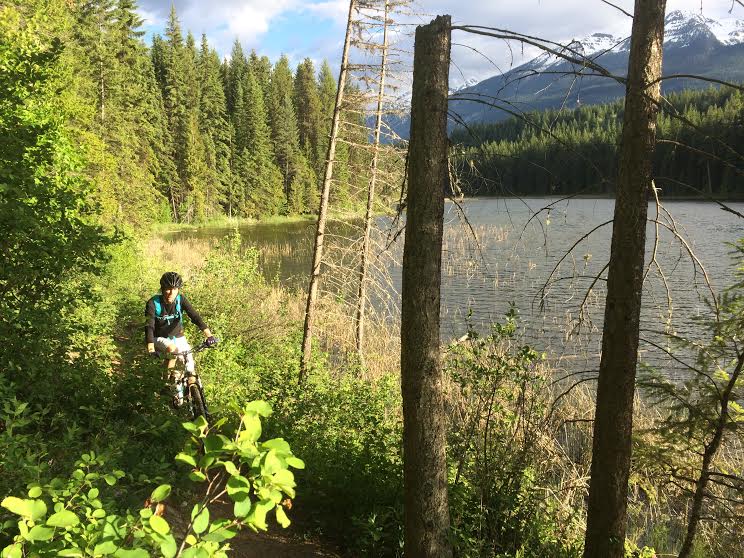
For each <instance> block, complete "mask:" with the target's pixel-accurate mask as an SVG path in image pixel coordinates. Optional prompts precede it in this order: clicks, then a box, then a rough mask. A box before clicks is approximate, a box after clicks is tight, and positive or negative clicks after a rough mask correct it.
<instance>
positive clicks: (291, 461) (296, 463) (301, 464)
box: [287, 455, 305, 469]
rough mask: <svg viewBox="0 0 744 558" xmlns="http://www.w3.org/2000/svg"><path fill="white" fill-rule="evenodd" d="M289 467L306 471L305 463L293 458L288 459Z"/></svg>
mask: <svg viewBox="0 0 744 558" xmlns="http://www.w3.org/2000/svg"><path fill="white" fill-rule="evenodd" d="M287 465H289V466H290V467H294V468H295V469H304V468H305V462H304V461H303V460H302V459H300V458H298V457H295V456H294V455H293V456H290V457H287Z"/></svg>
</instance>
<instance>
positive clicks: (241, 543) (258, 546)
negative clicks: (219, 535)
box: [230, 529, 341, 558]
mask: <svg viewBox="0 0 744 558" xmlns="http://www.w3.org/2000/svg"><path fill="white" fill-rule="evenodd" d="M230 546H231V547H232V548H233V550H232V552H231V553H230V555H231V556H234V557H235V558H341V554H338V553H337V552H336V551H335V550H331V549H329V548H326V547H324V546H322V545H321V544H320V543H318V542H314V541H304V540H301V539H299V538H294V537H293V536H292V534H291V533H290V534H285V533H280V532H277V531H276V530H274V529H269V532H268V533H253V532H251V531H248V530H244V531H241V532H240V533H239V534H238V535H237V536H236V537H235V538H234V539H233V540H232V541H230Z"/></svg>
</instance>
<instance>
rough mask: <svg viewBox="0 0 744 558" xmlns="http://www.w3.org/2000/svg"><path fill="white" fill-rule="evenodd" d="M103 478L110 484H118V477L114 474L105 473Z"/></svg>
mask: <svg viewBox="0 0 744 558" xmlns="http://www.w3.org/2000/svg"><path fill="white" fill-rule="evenodd" d="M103 480H105V481H106V484H108V485H109V486H114V485H115V484H116V477H115V476H114V475H103Z"/></svg>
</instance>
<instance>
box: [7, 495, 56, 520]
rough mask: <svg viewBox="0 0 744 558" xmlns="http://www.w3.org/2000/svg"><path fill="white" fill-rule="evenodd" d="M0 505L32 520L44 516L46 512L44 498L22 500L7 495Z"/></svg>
mask: <svg viewBox="0 0 744 558" xmlns="http://www.w3.org/2000/svg"><path fill="white" fill-rule="evenodd" d="M0 506H2V507H4V508H5V509H6V510H8V511H9V512H11V513H14V514H16V515H20V516H21V517H27V518H29V519H33V520H34V521H35V520H37V519H40V518H42V517H44V516H45V515H46V513H47V506H46V504H45V503H44V500H23V499H21V498H16V497H15V496H8V497H6V498H4V499H3V501H2V502H0Z"/></svg>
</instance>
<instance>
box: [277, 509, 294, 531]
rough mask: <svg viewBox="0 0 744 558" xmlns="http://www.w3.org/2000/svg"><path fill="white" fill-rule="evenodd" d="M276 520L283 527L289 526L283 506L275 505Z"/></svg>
mask: <svg viewBox="0 0 744 558" xmlns="http://www.w3.org/2000/svg"><path fill="white" fill-rule="evenodd" d="M276 522H277V523H278V524H279V525H281V526H282V527H284V528H285V529H286V528H287V527H289V524H290V523H291V522H290V521H289V518H288V517H287V514H286V513H284V508H283V507H282V506H277V507H276Z"/></svg>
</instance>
